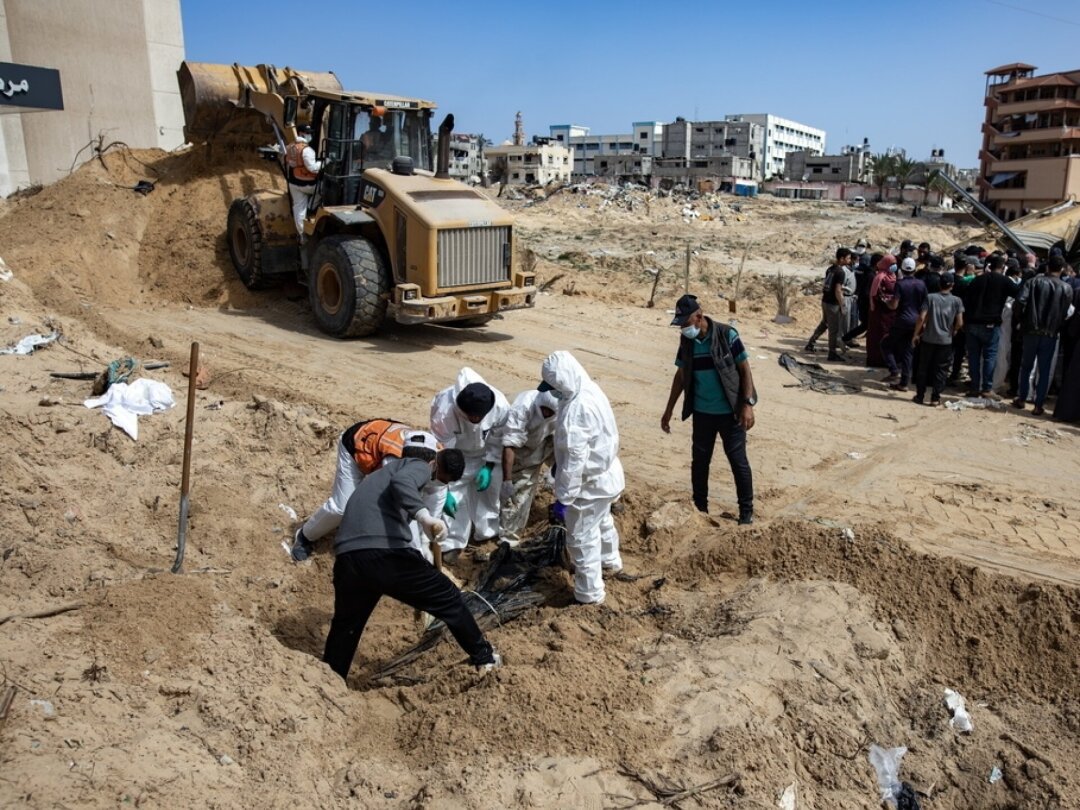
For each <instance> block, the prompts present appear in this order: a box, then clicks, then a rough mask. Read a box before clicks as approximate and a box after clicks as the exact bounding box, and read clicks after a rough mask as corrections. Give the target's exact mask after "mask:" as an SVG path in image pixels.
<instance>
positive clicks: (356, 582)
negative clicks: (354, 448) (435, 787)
mask: <svg viewBox="0 0 1080 810" xmlns="http://www.w3.org/2000/svg"><path fill="white" fill-rule="evenodd" d="M430 438H431V441H430V457H429V458H423V457H419V458H418V457H407V458H400V459H393V460H392V461H389V462H387V463H386V464H385V465H384V466H382V467H380V468H379V469H378V470H376V471H375V472H373V473H372V474H371V475H368V476H367V477H365V478H364V480H363V481H361V482H360V483H359V484H358V485H357V487H356V489H355V490H354V491H353V494H352V495H351V496H350V498H349V502H348V503H347V504H346V505H345V514H344V515H342V518H341V525H340V526H339V527H338V531H337V537H336V538H335V540H334V554H335V556H336V559H335V560H334V618H333V619H332V620H331V622H330V633H329V635H327V637H326V648H325V650H324V652H323V661H325V662H326V663H327V664H329V665H330V668H331V669H332V670H334V672H336V673H337V674H338V675H340V676H341V677H342V678H347V677H348V674H349V667H350V666H351V665H352V660H353V656H355V655H356V648H357V647H358V646H359V644H360V636H361V634H362V633H363V632H364V626H365V625H366V624H367V620H368V619H369V618H370V617H371V613H372V611H373V610H375V606H376V605H378V604H379V600H380V599H381V598H382V597H383V596H389V597H392V598H394V599H397V600H398V601H399V602H404V603H405V604H406V605H409V606H410V607H412V608H415V609H416V610H419V611H423V612H425V613H429V614H431V615H432V616H433V617H434V618H436V619H439V620H441V621H442V622H443V623H444V624H445V625H446V627H447V629H448V630H449V631H450V632H451V633H452V634H453V636H454V638H455V639H456V640H457V642H458V644H460V645H461V648H462V649H463V650H465V652H467V653H468V654H469V662H470V663H471V664H473V666H476V667H479V668H481V669H482V670H484V671H487V670H491V669H494V668H495V667H497V666H499V665H500V663H501V659H500V657H499V656H498V654H497V653H496V652H495V651H494V650H493V649H492V647H491V644H489V643H488V641H487V639H485V638H484V634H483V633H482V632H481V631H480V628H479V627H478V626H477V624H476V620H475V619H474V618H473V616H472V614H471V613H470V612H469V609H468V607H467V606H466V605H465V601H464V599H462V596H461V591H459V590H458V589H457V588H456V587H455V586H454V584H453V583H452V582H451V581H450V580H449V579H448V578H447V577H446V575H445V574H443V573H442V572H441V571H438V570H436V569H435V568H434V567H433V566H432V565H431V564H430V563H429V562H427V560H425V559H424V558H423V557H422V556H421V554H420V552H419V551H418V550H417V549H416V548H415V546H413V536H412V531H411V530H410V528H409V522H410V521H412V520H416V522H417V523H419V524H420V526H421V528H422V529H423V530H424V533H425V534H427V536H428V537H429V539H431V540H432V541H434V542H438V541H439V540H441V539H443V537H444V536H445V534H446V525H445V524H444V523H443V522H442V521H441V520H439V519H438V518H436V517H435V516H433V515H431V514H430V513H429V512H428V510H427V509H425V508H424V501H423V498H422V495H421V492H422V491H423V490H424V489H425V487H427V486H429V484H431V483H432V482H433V481H438V482H439V483H441V484H449V483H451V482H453V481H457V480H459V479H460V478H461V473H462V471H463V470H464V469H465V459H464V457H463V456H462V453H461V451H460V450H456V449H448V450H440V451H438V452H437V453H436V451H435V449H434V447H435V439H434V437H430Z"/></svg>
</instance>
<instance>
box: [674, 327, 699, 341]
mask: <svg viewBox="0 0 1080 810" xmlns="http://www.w3.org/2000/svg"><path fill="white" fill-rule="evenodd" d="M679 331H680V332H681V333H682V336H683V337H684V338H689V339H690V340H693V339H694V338H696V337H697V336H698V335H700V334H701V330H700V329H698V328H697V327H696V326H684V327H683V328H682V329H680V330H679Z"/></svg>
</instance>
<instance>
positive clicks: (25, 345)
mask: <svg viewBox="0 0 1080 810" xmlns="http://www.w3.org/2000/svg"><path fill="white" fill-rule="evenodd" d="M58 337H60V333H59V332H50V333H49V334H47V335H38V334H33V335H27V336H26V337H24V338H23V339H22V340H20V341H19V342H18V343H15V344H12V345H11V346H8V347H7V348H4V349H0V354H33V353H34V349H36V348H37V347H38V346H48V345H49V344H50V343H52V342H53V341H54V340H56V339H57V338H58Z"/></svg>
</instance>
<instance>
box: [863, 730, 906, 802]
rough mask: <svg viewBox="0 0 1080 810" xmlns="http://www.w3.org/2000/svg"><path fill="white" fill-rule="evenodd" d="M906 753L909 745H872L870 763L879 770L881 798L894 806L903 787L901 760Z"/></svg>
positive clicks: (878, 778)
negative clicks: (888, 746) (901, 781)
mask: <svg viewBox="0 0 1080 810" xmlns="http://www.w3.org/2000/svg"><path fill="white" fill-rule="evenodd" d="M906 753H907V746H904V745H901V746H900V747H899V748H882V747H881V746H879V745H871V746H870V764H871V765H873V766H874V770H875V771H877V780H878V787H879V788H880V789H881V800H882V801H883V802H886V801H887V802H889V803H890V804H892V805H893V806H894V807H895V806H896V799H897V797H898V796H899V795H900V790H901V788H902V786H901V784H900V760H902V759H903V758H904V754H906Z"/></svg>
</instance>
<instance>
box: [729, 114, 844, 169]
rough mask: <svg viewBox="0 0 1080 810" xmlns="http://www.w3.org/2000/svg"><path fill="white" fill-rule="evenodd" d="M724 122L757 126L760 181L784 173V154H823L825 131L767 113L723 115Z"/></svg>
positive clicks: (785, 155)
mask: <svg viewBox="0 0 1080 810" xmlns="http://www.w3.org/2000/svg"><path fill="white" fill-rule="evenodd" d="M724 120H725V121H749V122H750V123H753V124H760V125H761V137H762V143H761V148H760V149H759V150H758V154H759V155H760V164H759V165H760V171H761V179H762V180H768V179H769V178H770V177H773V176H775V175H778V174H779V175H782V174H783V173H784V159H785V158H786V157H787V154H788V152H801V151H805V152H808V153H810V154H811V155H824V154H825V130H823V129H815V128H814V127H808V126H806V124H800V123H799V122H798V121H791V120H789V119H787V118H781V117H780V116H778V115H772V114H771V113H743V114H739V115H726V116H724Z"/></svg>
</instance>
